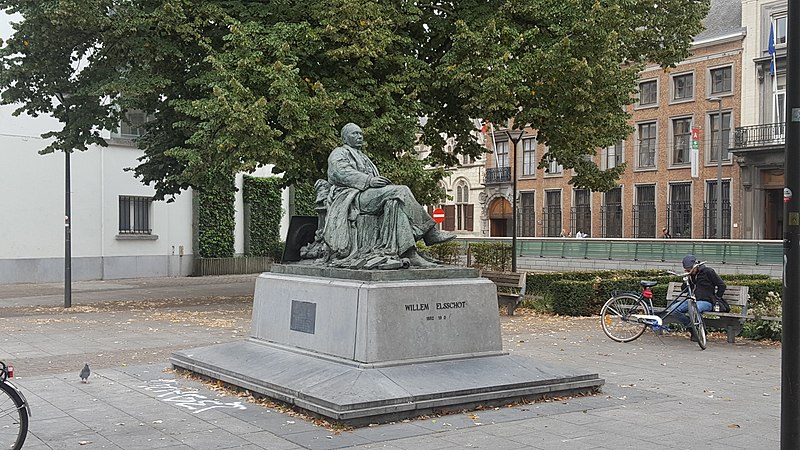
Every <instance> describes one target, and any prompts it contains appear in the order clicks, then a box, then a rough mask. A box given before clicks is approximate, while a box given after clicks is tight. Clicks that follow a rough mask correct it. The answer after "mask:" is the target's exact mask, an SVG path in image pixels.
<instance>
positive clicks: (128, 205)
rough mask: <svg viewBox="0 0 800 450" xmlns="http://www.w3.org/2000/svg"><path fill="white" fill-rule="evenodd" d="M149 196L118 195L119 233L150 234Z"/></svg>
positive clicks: (151, 201)
mask: <svg viewBox="0 0 800 450" xmlns="http://www.w3.org/2000/svg"><path fill="white" fill-rule="evenodd" d="M152 203H153V199H152V198H150V197H133V196H128V195H120V196H119V234H151V233H152V231H153V230H152V228H151V227H150V206H151V205H152Z"/></svg>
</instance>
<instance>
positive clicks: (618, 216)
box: [600, 187, 622, 238]
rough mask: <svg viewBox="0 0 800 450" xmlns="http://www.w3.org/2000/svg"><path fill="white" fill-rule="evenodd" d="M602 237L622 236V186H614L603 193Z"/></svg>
mask: <svg viewBox="0 0 800 450" xmlns="http://www.w3.org/2000/svg"><path fill="white" fill-rule="evenodd" d="M600 217H601V218H602V219H603V237H607V238H621V237H622V188H621V187H615V188H614V189H611V190H610V191H608V192H606V193H605V194H603V210H602V212H601V214H600Z"/></svg>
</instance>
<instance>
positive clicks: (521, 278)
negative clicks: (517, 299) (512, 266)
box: [481, 271, 527, 296]
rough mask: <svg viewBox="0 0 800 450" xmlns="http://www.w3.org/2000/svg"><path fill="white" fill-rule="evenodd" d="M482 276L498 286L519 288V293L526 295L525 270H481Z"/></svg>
mask: <svg viewBox="0 0 800 450" xmlns="http://www.w3.org/2000/svg"><path fill="white" fill-rule="evenodd" d="M481 276H482V277H484V278H488V279H490V280H492V281H493V282H494V284H496V285H497V287H498V288H511V289H519V295H520V296H523V295H525V287H526V284H527V283H526V281H525V272H519V273H515V272H484V271H481Z"/></svg>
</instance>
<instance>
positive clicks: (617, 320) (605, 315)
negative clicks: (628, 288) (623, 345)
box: [600, 294, 647, 342]
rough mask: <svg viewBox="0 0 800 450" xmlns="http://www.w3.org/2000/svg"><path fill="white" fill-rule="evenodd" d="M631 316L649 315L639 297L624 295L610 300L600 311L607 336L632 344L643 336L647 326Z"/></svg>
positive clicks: (601, 321)
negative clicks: (631, 342)
mask: <svg viewBox="0 0 800 450" xmlns="http://www.w3.org/2000/svg"><path fill="white" fill-rule="evenodd" d="M631 314H647V307H646V306H645V304H644V302H643V301H642V300H641V299H640V298H639V297H637V296H635V295H630V294H622V295H617V296H615V297H611V298H610V299H608V301H607V302H606V304H605V305H603V308H602V309H601V310H600V323H601V324H602V325H603V332H604V333H605V334H606V336H608V337H610V338H611V339H613V340H615V341H617V342H630V341H632V340H634V339H636V338H638V337H639V336H641V335H642V333H644V330H645V329H646V328H647V325H645V324H643V323H640V322H639V321H637V320H636V319H635V318H633V317H631Z"/></svg>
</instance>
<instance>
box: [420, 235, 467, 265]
mask: <svg viewBox="0 0 800 450" xmlns="http://www.w3.org/2000/svg"><path fill="white" fill-rule="evenodd" d="M417 250H418V251H420V252H423V253H428V254H429V255H431V256H432V257H433V258H434V259H437V260H439V261H441V262H443V263H445V264H452V265H458V264H459V263H461V244H460V243H458V242H456V241H454V240H453V241H448V242H444V243H441V244H435V245H431V246H428V245H425V244H423V243H422V242H421V241H420V242H417Z"/></svg>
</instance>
